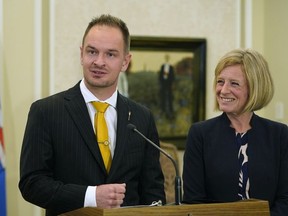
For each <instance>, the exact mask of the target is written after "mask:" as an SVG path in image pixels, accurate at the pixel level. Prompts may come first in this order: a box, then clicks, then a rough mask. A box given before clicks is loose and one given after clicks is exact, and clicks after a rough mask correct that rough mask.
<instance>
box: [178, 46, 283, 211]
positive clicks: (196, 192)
mask: <svg viewBox="0 0 288 216" xmlns="http://www.w3.org/2000/svg"><path fill="white" fill-rule="evenodd" d="M214 89H215V94H216V103H215V104H216V109H217V110H220V111H222V112H223V113H222V114H221V115H220V116H217V117H215V118H212V119H210V120H207V121H203V122H199V123H195V124H193V125H192V126H191V128H190V131H189V134H188V139H187V143H186V149H185V154H184V168H183V184H184V197H183V202H184V203H199V202H230V201H237V200H242V199H250V198H255V199H261V200H268V201H269V205H270V211H271V215H273V216H274V215H277V216H279V215H283V216H284V215H286V216H287V215H288V128H287V126H286V125H284V124H282V123H278V122H274V121H271V120H268V119H265V118H262V117H260V116H258V115H256V114H255V113H254V111H256V110H260V109H261V108H263V107H265V106H266V105H267V104H268V103H269V102H270V101H271V99H272V97H273V93H274V87H273V82H272V78H271V75H270V72H269V68H268V64H267V62H266V61H265V59H264V58H263V56H262V55H261V54H260V53H258V52H256V51H255V50H251V49H235V50H232V51H230V52H228V53H227V54H226V55H225V56H223V57H222V58H221V59H220V61H219V63H218V65H217V66H216V69H215V80H214Z"/></svg>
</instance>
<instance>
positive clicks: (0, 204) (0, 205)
mask: <svg viewBox="0 0 288 216" xmlns="http://www.w3.org/2000/svg"><path fill="white" fill-rule="evenodd" d="M0 216H6V186H5V152H4V138H3V127H2V109H1V100H0Z"/></svg>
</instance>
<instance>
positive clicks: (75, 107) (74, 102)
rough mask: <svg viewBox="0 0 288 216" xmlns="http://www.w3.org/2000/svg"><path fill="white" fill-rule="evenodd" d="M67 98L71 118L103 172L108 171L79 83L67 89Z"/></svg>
mask: <svg viewBox="0 0 288 216" xmlns="http://www.w3.org/2000/svg"><path fill="white" fill-rule="evenodd" d="M65 100H66V102H65V108H66V109H67V111H68V113H69V114H70V115H71V118H72V119H73V121H74V123H75V125H76V127H77V128H78V130H79V132H80V134H81V136H82V137H83V139H84V141H85V143H86V145H87V146H88V148H89V149H90V151H91V153H92V155H93V156H94V158H95V159H96V161H97V162H98V164H99V165H100V167H101V168H102V170H103V172H105V173H106V169H105V166H104V163H103V160H102V156H101V153H100V149H99V147H98V144H97V141H96V138H95V133H94V130H93V126H92V124H91V120H90V116H89V113H88V110H87V106H86V104H85V101H84V98H83V96H82V94H81V91H80V86H79V83H78V84H77V85H75V86H74V87H72V88H71V89H69V90H68V91H67V94H66V95H65Z"/></svg>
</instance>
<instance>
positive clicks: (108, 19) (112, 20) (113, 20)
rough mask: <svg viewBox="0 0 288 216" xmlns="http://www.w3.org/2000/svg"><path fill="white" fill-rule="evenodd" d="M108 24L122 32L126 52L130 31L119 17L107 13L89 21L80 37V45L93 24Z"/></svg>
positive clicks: (127, 50)
mask: <svg viewBox="0 0 288 216" xmlns="http://www.w3.org/2000/svg"><path fill="white" fill-rule="evenodd" d="M96 25H99V26H110V27H115V28H118V29H120V31H121V32H122V36H123V40H124V45H125V52H126V53H128V52H129V50H130V33H129V30H128V27H127V25H126V23H125V22H123V21H122V20H121V19H119V18H117V17H114V16H112V15H109V14H102V15H101V16H99V17H95V18H93V19H92V20H91V22H90V23H89V24H88V26H87V28H86V30H85V33H84V35H83V38H82V46H83V45H84V40H85V38H86V36H87V34H88V32H89V31H90V29H91V28H92V27H93V26H96Z"/></svg>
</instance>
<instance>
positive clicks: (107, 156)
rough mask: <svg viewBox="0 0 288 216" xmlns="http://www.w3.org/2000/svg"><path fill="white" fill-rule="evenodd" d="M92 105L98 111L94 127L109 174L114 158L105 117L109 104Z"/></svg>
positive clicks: (95, 103)
mask: <svg viewBox="0 0 288 216" xmlns="http://www.w3.org/2000/svg"><path fill="white" fill-rule="evenodd" d="M92 104H93V106H94V108H95V109H96V110H97V112H96V114H95V118H94V127H95V132H96V137H97V142H98V145H99V148H100V151H101V154H102V158H103V161H104V165H105V167H106V170H107V172H109V170H110V167H111V163H112V157H111V152H110V148H109V138H108V129H107V124H106V121H105V117H104V113H105V111H106V109H107V108H108V106H109V104H107V103H102V102H96V101H94V102H92Z"/></svg>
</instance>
